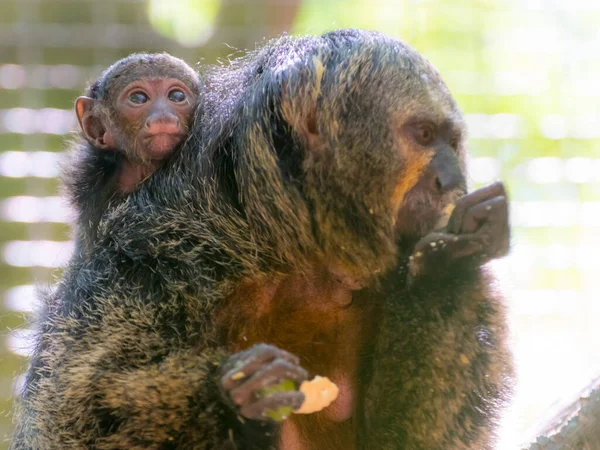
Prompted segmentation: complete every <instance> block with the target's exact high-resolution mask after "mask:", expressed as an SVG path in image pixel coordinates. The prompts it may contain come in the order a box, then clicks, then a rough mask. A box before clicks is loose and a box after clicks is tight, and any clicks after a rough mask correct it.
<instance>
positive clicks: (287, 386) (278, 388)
mask: <svg viewBox="0 0 600 450" xmlns="http://www.w3.org/2000/svg"><path fill="white" fill-rule="evenodd" d="M295 389H296V384H295V383H294V382H293V381H292V380H284V381H282V382H281V383H279V384H274V385H273V386H269V387H266V388H262V389H261V390H260V391H259V393H260V395H261V396H262V397H267V396H269V395H273V394H278V393H279V392H286V391H293V390H295Z"/></svg>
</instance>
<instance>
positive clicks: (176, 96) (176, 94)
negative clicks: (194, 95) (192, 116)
mask: <svg viewBox="0 0 600 450" xmlns="http://www.w3.org/2000/svg"><path fill="white" fill-rule="evenodd" d="M185 99H186V96H185V93H184V92H183V91H180V90H179V89H173V90H172V91H171V92H169V100H171V101H172V102H174V103H181V102H183V101H185Z"/></svg>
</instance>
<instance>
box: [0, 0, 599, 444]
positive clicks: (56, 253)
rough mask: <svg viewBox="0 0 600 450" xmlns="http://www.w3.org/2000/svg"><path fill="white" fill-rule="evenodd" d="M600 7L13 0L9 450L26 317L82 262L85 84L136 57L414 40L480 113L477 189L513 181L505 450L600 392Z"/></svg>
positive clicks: (8, 40)
mask: <svg viewBox="0 0 600 450" xmlns="http://www.w3.org/2000/svg"><path fill="white" fill-rule="evenodd" d="M599 25H600V3H598V2H592V1H588V0H569V1H561V0H496V1H494V0H447V1H427V0H420V1H419V0H180V1H174V0H103V1H93V0H47V1H46V0H0V449H4V448H6V447H7V445H8V443H7V441H6V440H4V441H3V440H2V439H1V437H3V436H5V435H8V434H9V433H10V431H11V428H12V425H11V407H12V406H11V404H12V398H13V395H14V390H15V386H16V385H18V383H19V375H20V374H21V373H22V372H23V371H24V370H25V368H26V365H27V359H26V355H27V339H26V338H27V329H26V325H25V320H24V319H25V318H26V316H27V314H28V313H29V312H30V311H31V309H32V308H33V307H34V303H35V290H36V287H39V286H41V287H48V286H51V285H52V283H53V282H54V281H55V280H56V278H57V277H59V276H60V266H61V265H63V264H64V263H65V261H66V260H67V259H68V258H69V255H70V252H71V251H72V246H71V243H70V242H69V238H70V236H69V225H68V222H69V218H70V213H69V211H68V210H67V208H66V204H65V202H64V201H63V200H62V198H60V197H59V183H58V180H57V175H58V166H57V164H58V162H59V160H60V157H61V151H62V150H63V149H64V143H65V140H66V139H67V138H68V135H69V133H70V132H71V131H72V130H74V127H75V115H74V112H73V102H74V100H75V98H76V97H77V96H78V95H80V94H81V93H82V92H83V89H84V87H85V85H86V82H87V81H88V80H90V79H91V78H92V77H94V76H97V75H98V74H100V72H101V71H102V69H103V68H105V67H107V66H108V65H110V64H111V63H112V62H114V61H115V60H117V59H119V58H121V57H123V56H125V55H127V54H129V53H131V52H134V51H142V50H143V51H167V52H170V53H172V54H174V55H176V56H179V57H181V58H184V59H185V60H187V61H188V62H189V63H196V62H203V63H213V62H215V61H217V59H218V58H222V59H226V58H227V57H228V56H230V55H234V54H239V52H240V51H242V50H244V49H253V48H255V45H256V42H260V41H262V40H263V38H265V37H270V36H275V35H277V34H280V33H281V32H283V31H289V32H291V33H320V32H323V31H326V30H330V29H334V28H339V27H360V28H369V29H376V30H380V31H383V32H386V33H389V34H391V35H393V36H396V37H399V38H401V39H403V40H405V41H406V42H408V43H409V44H411V45H412V46H413V47H415V48H416V49H417V50H419V51H420V52H422V53H423V54H424V55H425V56H426V57H428V58H429V59H430V60H431V61H432V62H433V64H434V65H435V66H436V67H437V68H438V69H439V71H440V72H441V74H442V75H443V77H444V79H445V80H446V82H447V84H448V85H449V87H450V89H451V91H452V92H453V94H454V95H455V97H456V98H457V100H458V103H459V104H460V105H461V107H462V108H463V110H464V112H465V113H466V117H467V120H468V124H469V129H470V138H471V139H470V142H471V144H470V145H471V151H472V160H471V180H470V181H471V186H472V187H479V186H481V185H483V184H486V183H489V182H491V181H493V180H495V179H498V178H500V179H502V180H504V181H505V182H506V183H507V185H508V187H509V190H510V194H511V199H512V221H513V224H514V226H515V228H514V249H513V252H512V254H511V256H510V257H508V258H505V259H504V260H502V261H499V262H497V263H494V265H495V268H496V269H497V270H498V272H499V274H500V276H501V278H502V281H503V289H504V290H505V291H506V293H507V297H508V299H509V307H510V313H511V316H510V317H511V327H512V333H513V349H514V353H515V357H516V360H517V364H518V389H517V395H516V397H515V399H514V402H513V407H512V408H511V410H510V411H509V412H508V413H507V415H506V418H505V420H504V428H503V432H502V442H501V448H502V449H503V450H514V449H517V448H519V443H521V442H524V441H527V440H528V438H529V437H530V435H532V433H535V429H536V426H537V424H539V423H541V422H543V421H544V419H545V418H547V417H548V415H549V414H550V412H551V410H552V409H553V408H559V407H560V406H561V405H563V404H565V403H567V402H569V401H571V400H572V399H573V398H574V397H575V396H576V395H577V393H578V392H579V390H580V389H582V388H583V387H584V386H586V385H588V384H589V383H590V382H591V381H592V380H593V379H594V378H596V377H598V376H599V375H600V351H598V350H597V347H598V342H600V298H599V297H600V290H599V289H598V278H599V276H600V258H599V256H598V255H599V251H600V83H599V82H598V80H599V79H600V58H599V57H598V56H599V55H600V27H599Z"/></svg>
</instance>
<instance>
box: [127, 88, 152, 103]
mask: <svg viewBox="0 0 600 450" xmlns="http://www.w3.org/2000/svg"><path fill="white" fill-rule="evenodd" d="M127 99H128V100H129V101H130V102H131V103H134V104H136V105H141V104H142V103H146V102H147V101H148V96H147V95H146V94H144V93H143V92H141V91H137V92H132V93H131V94H129V97H127Z"/></svg>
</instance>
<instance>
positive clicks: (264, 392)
mask: <svg viewBox="0 0 600 450" xmlns="http://www.w3.org/2000/svg"><path fill="white" fill-rule="evenodd" d="M295 389H296V384H295V383H294V382H293V381H292V380H284V381H282V382H281V383H279V384H275V385H273V386H269V387H266V388H263V389H261V390H260V391H259V393H260V395H261V396H262V397H268V396H269V395H273V394H278V393H279V392H287V391H293V390H295ZM291 413H292V407H291V406H280V407H279V408H277V409H267V410H266V411H265V416H267V417H268V418H269V419H271V420H274V421H276V422H281V421H283V420H285V419H286V418H287V417H288V416H289V415H290V414H291Z"/></svg>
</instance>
